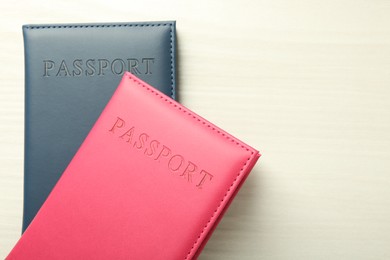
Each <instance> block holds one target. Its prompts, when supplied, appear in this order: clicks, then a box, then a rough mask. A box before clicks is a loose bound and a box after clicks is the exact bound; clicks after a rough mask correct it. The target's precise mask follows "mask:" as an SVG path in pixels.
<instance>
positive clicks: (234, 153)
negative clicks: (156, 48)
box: [8, 73, 260, 260]
mask: <svg viewBox="0 0 390 260" xmlns="http://www.w3.org/2000/svg"><path fill="white" fill-rule="evenodd" d="M259 156H260V155H259V153H258V151H257V150H255V149H253V148H252V147H250V146H248V145H246V144H245V143H243V142H241V141H240V140H238V139H236V138H235V137H233V136H231V135H230V134H228V133H226V132H225V131H223V130H221V129H220V128H218V127H217V126H215V125H213V124H212V123H210V122H208V121H207V120H205V119H203V118H202V117H200V116H198V115H197V114H195V113H194V112H192V111H190V110H189V109H187V108H185V107H184V106H182V105H180V104H179V103H177V102H175V101H174V100H172V99H171V98H169V97H167V96H165V95H164V94H162V93H161V92H159V91H158V90H155V89H154V88H152V87H151V86H150V85H148V84H147V83H145V82H143V81H141V80H139V79H138V78H136V77H135V76H133V75H132V74H130V73H125V75H124V76H123V79H122V81H121V83H120V84H119V87H118V88H117V90H116V91H115V92H114V94H113V96H112V98H111V100H110V101H109V103H108V104H107V106H106V107H105V109H104V110H103V112H102V113H101V115H100V117H99V119H98V120H97V121H96V123H95V125H94V126H93V128H92V130H91V131H90V132H89V134H88V136H87V138H86V139H85V140H84V142H83V144H82V145H81V147H80V149H79V150H78V151H77V153H76V155H75V156H74V157H73V159H72V161H71V162H70V164H69V165H68V167H67V168H66V170H65V172H64V173H63V175H62V177H61V178H60V180H59V181H58V183H57V184H56V186H55V187H54V189H53V191H52V192H51V193H50V195H49V197H48V199H47V200H46V202H45V203H44V204H43V206H42V208H41V209H40V210H39V212H38V214H37V215H36V217H35V218H34V220H33V221H32V223H31V224H30V226H29V227H28V228H27V230H26V231H25V232H24V234H23V236H22V237H21V239H20V240H19V242H18V243H17V244H16V246H15V247H14V249H13V250H12V252H11V253H10V255H9V256H8V259H142V260H144V259H164V260H166V259H182V260H184V259H194V258H196V257H197V256H198V255H199V253H200V251H201V250H202V248H203V246H204V245H205V243H206V241H207V239H208V238H209V237H210V235H211V233H212V231H213V230H214V229H215V227H216V225H217V223H218V221H219V220H220V219H221V217H222V215H223V213H224V212H225V210H226V209H227V207H228V206H229V204H230V202H231V201H232V199H233V198H234V196H235V195H236V193H237V191H238V190H239V188H240V186H241V185H242V183H243V182H244V180H245V178H246V177H247V176H248V174H249V172H250V171H251V169H252V168H253V166H254V165H255V163H256V161H257V159H258V158H259Z"/></svg>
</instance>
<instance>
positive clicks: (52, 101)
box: [23, 21, 176, 230]
mask: <svg viewBox="0 0 390 260" xmlns="http://www.w3.org/2000/svg"><path fill="white" fill-rule="evenodd" d="M23 35H24V44H25V169H24V176H25V182H24V214H23V215H24V216H23V230H25V229H26V228H27V226H28V225H29V223H30V222H31V220H32V219H33V218H34V216H35V214H36V212H37V211H38V210H39V208H40V207H41V205H42V204H43V202H44V201H45V199H46V198H47V196H48V194H49V193H50V191H51V190H52V188H53V186H54V185H55V183H56V182H57V181H58V179H59V177H60V176H61V174H62V172H63V171H64V170H65V168H66V166H67V165H68V164H69V162H70V160H71V159H72V157H73V156H74V154H75V153H76V151H77V149H78V148H79V146H80V145H81V143H82V141H83V140H84V139H85V137H86V135H87V134H88V132H89V130H90V129H91V127H92V125H93V123H94V122H95V121H96V119H97V118H98V116H99V114H100V112H101V111H102V110H103V108H104V106H105V105H106V104H107V102H108V101H109V99H110V97H111V96H112V94H113V92H114V90H115V87H116V86H117V85H118V84H119V82H120V80H121V78H122V75H123V73H124V71H125V70H128V71H131V72H132V73H133V74H136V75H137V76H138V77H140V78H142V79H143V80H145V81H146V82H148V83H150V84H152V85H153V86H154V87H156V88H157V89H159V90H160V91H162V92H163V93H165V94H166V95H168V96H170V97H172V98H175V93H176V71H175V68H176V65H175V64H176V63H175V60H176V58H175V56H176V54H175V52H176V37H175V22H172V21H168V22H144V23H117V24H56V25H25V26H23Z"/></svg>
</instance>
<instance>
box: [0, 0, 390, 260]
mask: <svg viewBox="0 0 390 260" xmlns="http://www.w3.org/2000/svg"><path fill="white" fill-rule="evenodd" d="M0 9H1V10H0V258H4V257H5V256H6V255H7V254H8V252H9V251H10V250H11V249H12V247H13V246H14V244H15V243H16V241H17V240H18V238H19V236H20V231H21V223H22V209H23V207H22V205H23V127H24V126H23V122H24V121H23V119H24V112H23V111H24V103H23V102H24V101H23V99H24V64H23V41H22V32H21V26H22V24H25V23H64V22H118V21H122V22H125V21H148V20H176V21H177V32H178V47H179V50H178V55H179V67H178V72H179V85H180V86H179V87H180V89H179V92H180V94H179V98H180V102H181V103H183V104H184V105H186V106H187V107H189V108H191V109H193V110H195V111H196V112H197V113H199V114H201V115H202V116H204V117H205V118H207V119H209V120H210V121H212V122H215V123H216V124H217V125H219V126H220V127H222V128H224V129H226V130H227V131H229V132H231V133H232V134H234V135H236V136H237V137H239V138H241V139H242V140H244V141H246V142H247V143H249V144H251V145H252V146H254V147H256V148H258V149H260V151H261V152H262V153H263V156H262V158H261V159H260V161H259V164H258V165H257V166H256V167H255V169H254V170H253V172H252V174H251V176H250V177H249V178H248V181H247V183H246V184H245V185H244V186H243V188H242V190H241V192H240V193H239V195H238V196H237V198H236V200H235V201H234V203H233V204H232V206H231V208H230V209H229V211H228V212H227V214H226V215H225V217H224V219H223V221H222V222H221V223H220V225H219V226H218V228H217V230H216V232H215V233H214V234H213V236H212V238H211V239H210V241H209V243H208V244H207V246H206V248H205V250H204V252H203V253H202V255H201V257H200V258H201V259H224V260H225V259H288V260H290V259H299V260H302V259H308V260H311V259H332V260H334V259H354V260H357V259H390V2H389V1H385V0H383V1H380V0H373V1H352V0H335V1H326V0H322V1H309V0H301V1H298V0H277V1H274V0H272V1H244V0H240V1H239V0H237V1H205V0H197V1H195V0H194V1H178V0H177V1H174V0H165V1H114V0H111V1H102V0H101V1H98V0H93V1H92V0H89V1H80V0H70V1H44V0H40V1H16V0H14V1H3V2H2V3H1V8H0Z"/></svg>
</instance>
